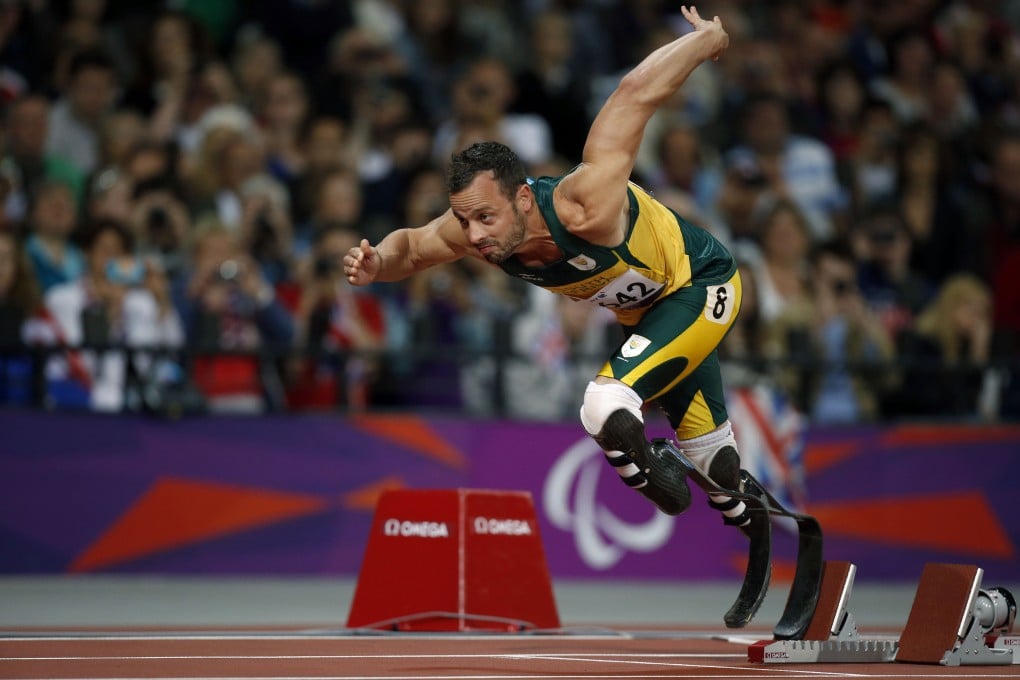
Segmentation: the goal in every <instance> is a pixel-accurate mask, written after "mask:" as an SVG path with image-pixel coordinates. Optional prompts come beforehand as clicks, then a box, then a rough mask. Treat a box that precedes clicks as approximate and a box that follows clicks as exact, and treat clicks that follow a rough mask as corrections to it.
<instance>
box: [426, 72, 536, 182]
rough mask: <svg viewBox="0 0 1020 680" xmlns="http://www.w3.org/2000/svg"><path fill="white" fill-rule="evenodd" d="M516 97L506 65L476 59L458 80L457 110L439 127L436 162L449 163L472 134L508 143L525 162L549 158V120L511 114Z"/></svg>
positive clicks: (526, 163) (454, 109) (455, 102)
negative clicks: (511, 106) (453, 154)
mask: <svg viewBox="0 0 1020 680" xmlns="http://www.w3.org/2000/svg"><path fill="white" fill-rule="evenodd" d="M515 96H516V94H515V91H514V82H513V78H512V77H511V74H510V70H509V68H508V67H507V66H506V64H504V63H503V62H501V61H499V60H497V59H492V58H486V59H480V60H478V61H476V62H474V63H473V64H472V65H471V66H470V67H469V68H468V69H467V71H466V72H465V73H464V74H463V75H462V76H461V77H460V78H458V79H457V81H456V83H454V86H453V113H452V115H451V116H450V117H449V118H448V119H447V120H445V121H443V122H442V123H441V124H440V125H439V128H438V129H437V130H436V142H435V150H434V154H433V158H434V159H435V161H436V162H437V163H439V164H440V165H443V164H445V163H446V160H447V158H448V157H449V156H450V154H451V153H453V152H455V151H459V150H460V149H462V148H463V147H464V146H466V144H465V142H467V141H468V139H467V136H469V135H471V136H473V137H476V138H484V139H491V140H496V141H500V142H503V143H505V144H507V145H508V146H510V147H512V148H514V149H516V150H517V153H518V155H519V156H520V158H521V160H522V161H523V162H524V163H525V165H534V164H537V163H544V162H546V161H548V160H549V158H550V156H551V155H552V139H551V135H550V131H549V125H548V123H546V122H545V120H543V119H542V118H541V117H539V116H537V115H534V114H519V113H510V105H511V103H512V102H513V100H514V97H515Z"/></svg>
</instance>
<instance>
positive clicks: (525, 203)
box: [515, 183, 535, 212]
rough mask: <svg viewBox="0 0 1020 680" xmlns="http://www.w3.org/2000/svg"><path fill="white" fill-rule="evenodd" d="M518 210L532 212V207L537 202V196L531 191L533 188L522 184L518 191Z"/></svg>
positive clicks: (516, 198)
mask: <svg viewBox="0 0 1020 680" xmlns="http://www.w3.org/2000/svg"><path fill="white" fill-rule="evenodd" d="M515 200H516V201H517V210H519V211H520V212H527V211H529V210H531V206H532V205H533V204H534V202H535V194H534V193H533V192H532V191H531V187H530V186H529V185H528V184H526V183H525V184H522V185H521V186H520V187H519V188H518V189H517V196H516V197H515Z"/></svg>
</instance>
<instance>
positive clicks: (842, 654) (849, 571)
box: [747, 561, 898, 663]
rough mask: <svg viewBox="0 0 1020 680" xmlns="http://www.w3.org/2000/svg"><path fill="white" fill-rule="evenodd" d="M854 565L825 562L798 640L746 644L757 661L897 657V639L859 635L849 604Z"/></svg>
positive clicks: (852, 660) (880, 660) (750, 657)
mask: <svg viewBox="0 0 1020 680" xmlns="http://www.w3.org/2000/svg"><path fill="white" fill-rule="evenodd" d="M856 574H857V567H856V566H855V565H854V564H851V563H850V562H831V561H826V562H825V566H824V567H823V569H822V586H821V591H820V592H819V594H818V605H817V606H816V607H815V611H814V614H813V615H812V617H811V623H809V624H808V627H807V630H806V631H805V633H804V637H803V639H801V640H773V641H769V640H763V641H761V642H756V643H754V644H752V645H751V646H750V647H748V650H747V659H748V661H752V662H757V663H883V662H887V661H892V660H893V659H894V658H895V657H896V650H897V648H898V642H897V639H896V638H885V639H878V638H867V639H864V638H861V636H860V634H859V633H858V630H857V622H856V621H855V620H854V617H853V614H852V613H851V612H850V610H849V608H848V605H849V602H850V594H851V592H852V591H853V585H854V577H855V576H856Z"/></svg>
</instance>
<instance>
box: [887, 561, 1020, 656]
mask: <svg viewBox="0 0 1020 680" xmlns="http://www.w3.org/2000/svg"><path fill="white" fill-rule="evenodd" d="M983 576H984V570H983V569H981V568H980V567H976V566H974V565H970V564H927V565H925V567H924V571H923V572H922V573H921V582H920V583H919V584H918V586H917V593H916V594H915V595H914V603H913V605H912V606H911V608H910V616H909V617H908V618H907V625H906V627H905V628H904V629H903V634H902V635H901V636H900V650H899V652H898V653H897V654H896V660H897V661H903V662H906V663H929V664H941V665H943V666H961V665H964V666H977V665H982V666H984V665H1006V664H1013V663H1020V659H1015V658H1014V657H1015V656H1017V654H1016V652H1015V649H1016V645H1013V644H1010V642H1011V640H1012V639H1011V638H1009V637H1002V638H1001V640H1002V643H1001V644H998V643H997V641H996V642H993V646H989V643H988V641H989V639H994V638H995V637H997V636H1008V634H1009V633H1010V631H1011V630H1012V628H1013V621H1014V619H1015V618H1016V601H1015V600H1014V599H1013V596H1012V595H1011V594H1010V593H1009V591H1008V590H1005V589H1004V588H992V589H989V590H983V589H982V588H981V579H982V577H983ZM1013 639H1015V638H1013Z"/></svg>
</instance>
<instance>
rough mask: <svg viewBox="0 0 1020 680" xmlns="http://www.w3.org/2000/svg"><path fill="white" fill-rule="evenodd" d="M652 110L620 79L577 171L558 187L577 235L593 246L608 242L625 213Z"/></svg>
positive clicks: (652, 108)
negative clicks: (573, 214)
mask: <svg viewBox="0 0 1020 680" xmlns="http://www.w3.org/2000/svg"><path fill="white" fill-rule="evenodd" d="M653 111H654V106H652V105H650V104H648V103H646V102H643V101H641V98H640V97H637V96H635V93H633V92H631V91H630V90H629V85H628V83H627V82H626V79H625V80H624V82H623V83H621V84H620V87H619V88H618V89H617V90H616V91H615V92H614V93H613V94H612V95H610V97H609V99H608V100H607V101H606V103H605V105H604V106H603V107H602V110H601V111H600V112H599V114H598V116H597V117H596V118H595V121H594V123H592V127H591V131H590V132H589V133H588V140H587V142H586V143H585V146H584V154H583V157H582V162H581V165H580V167H578V168H577V170H575V171H574V172H573V173H571V174H570V176H568V177H567V178H565V179H564V181H563V182H562V183H561V187H560V189H561V191H562V197H563V198H564V199H565V202H566V203H567V204H568V205H569V204H575V205H576V206H577V210H578V212H579V214H581V215H583V220H582V223H583V226H582V227H581V228H580V230H583V231H584V232H585V235H586V237H588V238H589V239H590V240H593V241H596V242H598V241H602V240H605V239H606V238H608V239H609V240H610V241H611V240H612V236H613V235H614V234H615V230H616V228H617V226H618V223H619V217H620V215H621V214H622V213H624V212H625V211H626V206H627V182H628V181H629V180H630V176H631V172H632V171H633V169H634V161H635V159H636V158H637V153H638V148H639V147H640V145H641V137H642V134H643V133H644V127H645V123H647V121H648V118H649V116H650V115H651V113H652V112H653Z"/></svg>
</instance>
